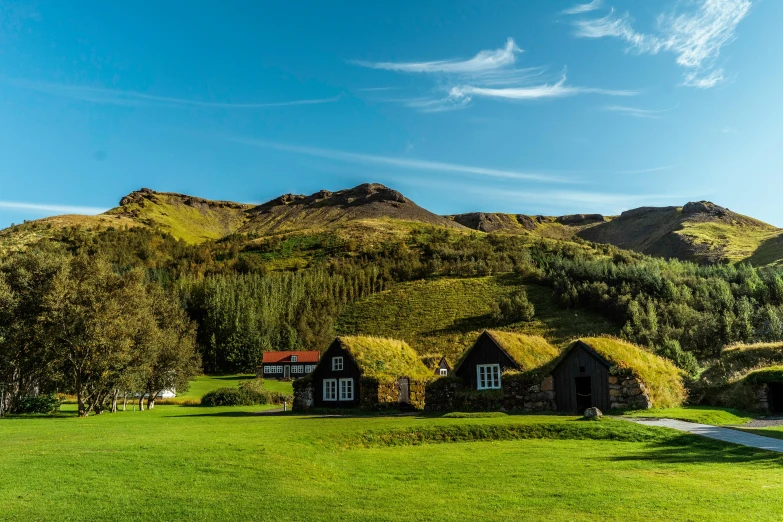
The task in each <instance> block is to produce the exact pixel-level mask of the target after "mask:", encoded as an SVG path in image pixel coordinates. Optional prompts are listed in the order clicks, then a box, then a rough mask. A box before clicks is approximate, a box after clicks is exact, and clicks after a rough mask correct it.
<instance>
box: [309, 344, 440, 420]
mask: <svg viewBox="0 0 783 522" xmlns="http://www.w3.org/2000/svg"><path fill="white" fill-rule="evenodd" d="M432 378H434V376H433V375H432V373H431V371H430V370H429V369H427V367H426V366H424V364H423V363H422V362H421V361H420V360H419V358H418V356H417V355H416V352H414V351H413V349H412V348H411V347H410V346H408V345H407V344H406V343H405V342H404V341H398V340H395V339H382V338H378V337H361V336H356V337H338V338H337V339H335V340H334V341H333V342H332V344H331V345H329V348H327V350H326V351H325V352H324V354H323V355H322V356H321V361H320V362H319V363H318V366H316V368H315V370H313V373H312V374H311V375H310V376H308V377H306V378H305V379H300V381H297V382H295V383H294V407H295V408H299V409H306V408H313V407H315V408H355V407H360V406H361V407H362V408H377V407H384V408H385V407H402V408H405V407H412V408H419V409H421V408H423V407H424V387H425V384H426V382H427V381H429V380H431V379H432Z"/></svg>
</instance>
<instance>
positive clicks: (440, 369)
mask: <svg viewBox="0 0 783 522" xmlns="http://www.w3.org/2000/svg"><path fill="white" fill-rule="evenodd" d="M435 375H437V376H438V377H448V376H449V375H451V366H450V365H449V362H448V361H447V360H446V357H441V358H440V362H438V366H436V367H435Z"/></svg>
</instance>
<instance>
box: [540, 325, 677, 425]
mask: <svg viewBox="0 0 783 522" xmlns="http://www.w3.org/2000/svg"><path fill="white" fill-rule="evenodd" d="M551 375H552V378H553V380H554V389H555V402H556V404H557V410H558V411H562V412H573V413H583V412H584V410H586V409H587V408H590V407H597V408H599V409H601V410H603V411H608V410H610V409H627V408H633V409H647V408H652V407H656V408H668V407H673V406H679V405H681V404H682V402H683V401H684V400H685V388H684V387H683V384H682V376H681V371H680V370H679V369H678V368H677V367H676V366H674V364H672V363H671V362H669V361H668V360H666V359H663V358H661V357H658V356H657V355H655V354H653V353H651V352H650V351H648V350H645V349H644V348H641V347H639V346H636V345H633V344H631V343H628V342H625V341H622V340H620V339H615V338H611V337H594V338H587V339H581V340H577V341H575V342H573V343H572V344H571V345H570V346H569V348H568V349H567V350H566V351H565V352H564V353H563V354H562V356H561V357H560V358H559V359H558V361H557V362H556V364H555V365H554V367H553V368H552V369H551Z"/></svg>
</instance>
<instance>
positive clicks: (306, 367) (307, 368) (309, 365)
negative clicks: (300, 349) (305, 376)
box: [305, 364, 315, 373]
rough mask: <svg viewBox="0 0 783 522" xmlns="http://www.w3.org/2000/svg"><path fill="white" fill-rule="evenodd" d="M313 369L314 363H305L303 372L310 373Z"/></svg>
mask: <svg viewBox="0 0 783 522" xmlns="http://www.w3.org/2000/svg"><path fill="white" fill-rule="evenodd" d="M313 370H315V365H314V364H306V365H305V373H310V372H312V371H313Z"/></svg>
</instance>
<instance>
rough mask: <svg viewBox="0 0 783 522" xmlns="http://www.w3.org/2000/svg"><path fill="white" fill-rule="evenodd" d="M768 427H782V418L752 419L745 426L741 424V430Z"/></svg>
mask: <svg viewBox="0 0 783 522" xmlns="http://www.w3.org/2000/svg"><path fill="white" fill-rule="evenodd" d="M770 426H783V417H767V418H765V419H754V420H752V421H750V422H749V423H747V424H743V425H742V427H743V428H769V427H770Z"/></svg>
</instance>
